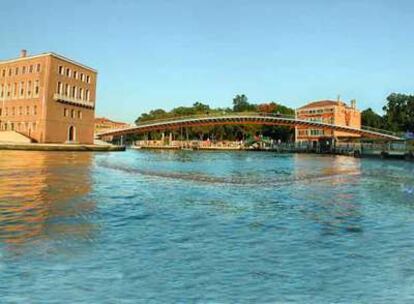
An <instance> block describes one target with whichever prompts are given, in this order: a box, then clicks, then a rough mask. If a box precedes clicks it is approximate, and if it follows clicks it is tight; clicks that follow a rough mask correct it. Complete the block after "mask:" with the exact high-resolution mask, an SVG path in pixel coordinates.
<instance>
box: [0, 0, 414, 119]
mask: <svg viewBox="0 0 414 304" xmlns="http://www.w3.org/2000/svg"><path fill="white" fill-rule="evenodd" d="M413 16H414V1H410V0H407V1H403V0H402V1H392V0H389V1H385V0H342V1H335V0H330V1H329V0H326V1H322V0H313V1H311V0H302V1H300V0H289V1H288V0H286V1H277V0H269V1H265V0H248V1H245V0H238V1H233V0H208V1H207V0H205V1H201V0H200V1H198V0H192V1H189V0H188V1H184V0H182V1H180V0H176V1H173V0H169V1H167V0H164V1H161V0H148V1H133V0H129V1H128V0H123V1H121V0H118V1H115V0H113V1H104V0H70V1H42V0H36V1H31V0H19V1H14V0H3V1H1V5H0V24H1V26H0V41H1V47H0V58H1V59H8V58H12V57H16V56H18V53H19V50H20V49H22V48H26V49H27V50H28V51H29V53H31V54H36V53H42V52H47V51H54V52H57V53H60V54H62V55H64V56H68V57H70V58H73V59H75V60H77V61H80V62H82V63H84V64H87V65H89V66H91V67H94V68H96V69H97V70H98V71H99V75H98V99H97V114H98V115H105V116H108V117H110V118H113V119H118V120H125V121H133V120H134V119H135V118H136V117H137V116H138V115H139V114H140V113H142V112H145V111H148V110H150V109H154V108H165V109H171V108H172V107H175V106H179V105H191V104H192V103H193V102H195V101H202V102H205V103H208V104H210V105H212V106H230V105H231V102H232V98H233V97H234V95H236V94H246V95H247V96H248V98H249V101H251V102H257V103H259V102H266V101H276V102H280V103H283V104H285V105H287V106H291V107H297V106H300V105H302V104H304V103H306V102H308V101H310V100H317V99H327V98H332V99H335V98H336V96H337V95H338V94H340V95H341V96H342V99H344V100H345V101H349V100H350V99H352V98H355V99H357V102H358V107H359V108H361V109H364V108H366V107H372V108H374V109H375V110H377V111H380V110H381V108H382V106H383V104H384V102H385V98H386V96H387V95H388V94H389V93H391V92H393V91H396V92H401V93H413V91H414V86H413V85H414V18H413Z"/></svg>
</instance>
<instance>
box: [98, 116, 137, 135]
mask: <svg viewBox="0 0 414 304" xmlns="http://www.w3.org/2000/svg"><path fill="white" fill-rule="evenodd" d="M127 127H129V124H127V123H125V122H119V121H113V120H110V119H108V118H106V117H96V118H95V134H98V133H101V132H104V131H109V130H113V129H122V128H127Z"/></svg>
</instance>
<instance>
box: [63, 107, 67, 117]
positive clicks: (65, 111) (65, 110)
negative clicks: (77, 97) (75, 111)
mask: <svg viewBox="0 0 414 304" xmlns="http://www.w3.org/2000/svg"><path fill="white" fill-rule="evenodd" d="M63 116H65V117H68V109H66V108H64V109H63Z"/></svg>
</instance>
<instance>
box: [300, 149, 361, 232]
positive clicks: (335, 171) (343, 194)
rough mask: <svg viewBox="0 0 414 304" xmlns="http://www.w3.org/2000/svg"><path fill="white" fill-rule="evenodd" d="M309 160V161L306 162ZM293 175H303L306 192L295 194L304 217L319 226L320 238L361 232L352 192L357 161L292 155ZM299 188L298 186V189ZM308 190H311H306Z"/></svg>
mask: <svg viewBox="0 0 414 304" xmlns="http://www.w3.org/2000/svg"><path fill="white" fill-rule="evenodd" d="M310 157H312V159H313V161H309V160H310V159H309V158H310ZM294 168H295V175H296V176H297V177H301V176H303V175H304V174H306V175H308V178H306V179H304V182H306V183H311V184H312V187H311V188H309V184H308V185H307V186H306V187H304V189H306V192H301V191H298V192H297V193H296V198H297V199H299V200H301V201H303V205H302V207H301V210H302V212H303V214H304V216H305V218H308V219H310V220H312V221H314V222H316V223H318V224H319V225H320V229H321V234H322V235H334V234H343V233H344V232H345V233H347V232H349V233H361V232H363V227H362V217H363V214H362V212H361V204H363V202H362V201H361V200H360V199H358V197H356V196H357V195H358V193H356V192H354V191H353V189H358V187H355V185H357V184H358V183H360V182H361V161H360V159H356V158H353V157H347V156H336V157H329V156H328V157H321V158H320V159H318V158H315V157H313V156H309V155H303V154H297V155H295V164H294ZM299 189H300V187H299ZM309 189H311V190H310V191H309Z"/></svg>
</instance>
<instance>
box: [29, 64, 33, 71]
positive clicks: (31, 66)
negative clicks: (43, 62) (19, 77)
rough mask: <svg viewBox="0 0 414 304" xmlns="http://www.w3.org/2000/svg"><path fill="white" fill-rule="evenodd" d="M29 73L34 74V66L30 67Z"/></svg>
mask: <svg viewBox="0 0 414 304" xmlns="http://www.w3.org/2000/svg"><path fill="white" fill-rule="evenodd" d="M29 73H33V64H31V65H30V67H29Z"/></svg>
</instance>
